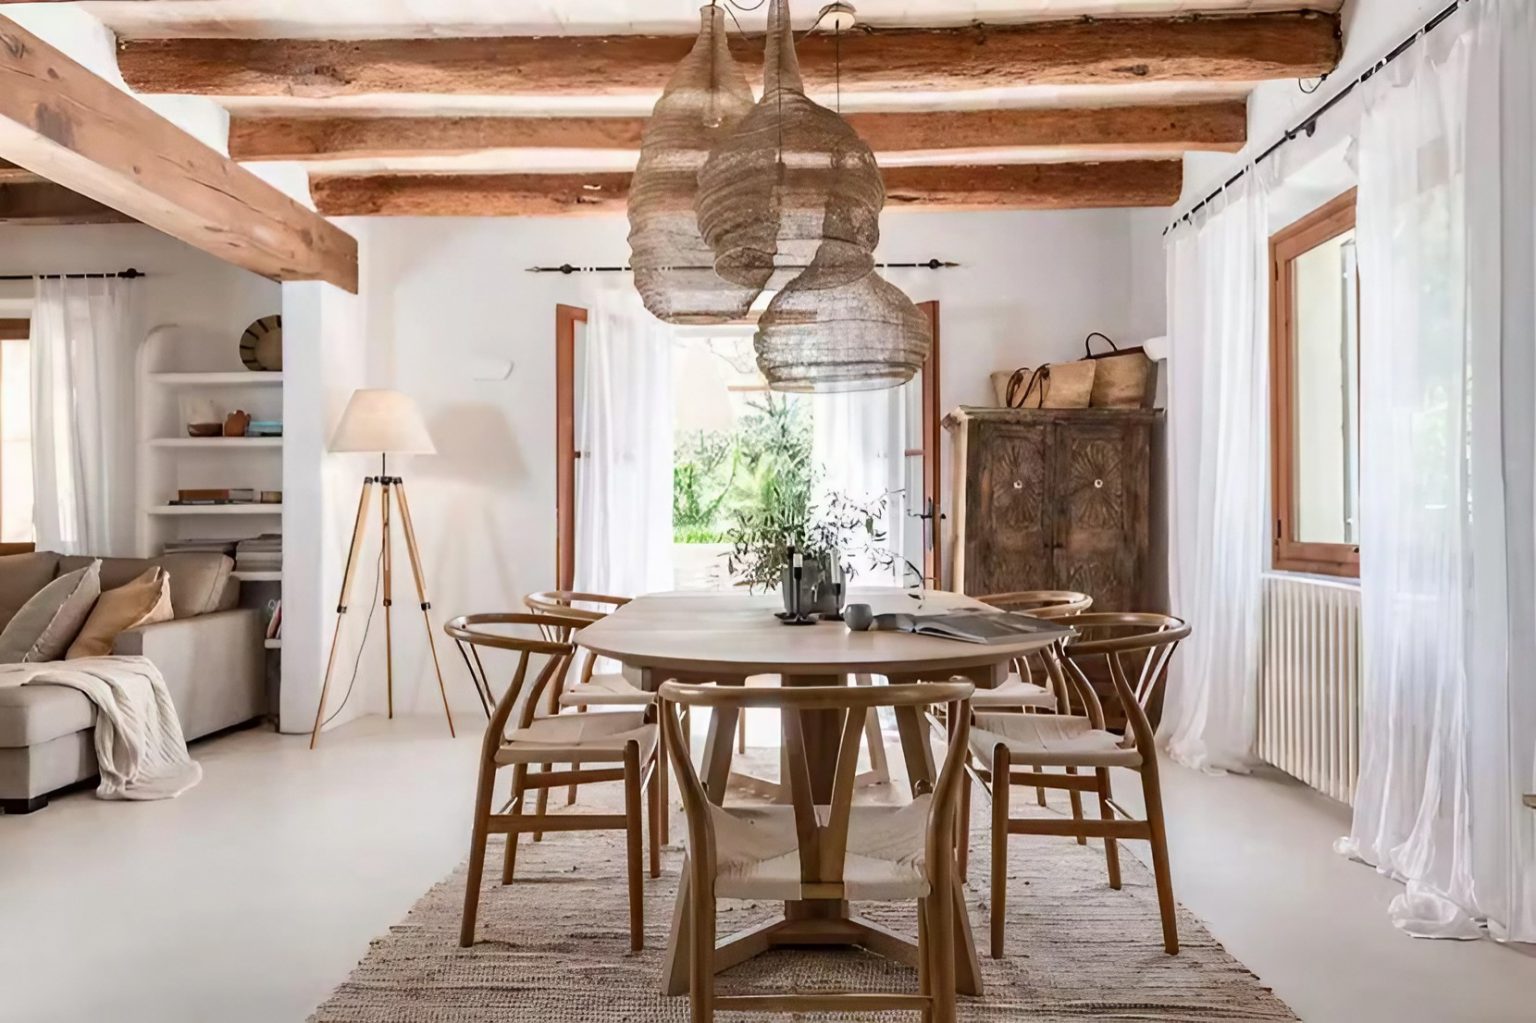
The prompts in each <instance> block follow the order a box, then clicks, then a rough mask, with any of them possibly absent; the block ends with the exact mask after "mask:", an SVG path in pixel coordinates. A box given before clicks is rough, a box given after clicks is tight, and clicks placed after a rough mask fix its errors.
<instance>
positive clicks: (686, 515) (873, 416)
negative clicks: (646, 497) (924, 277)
mask: <svg viewBox="0 0 1536 1023" xmlns="http://www.w3.org/2000/svg"><path fill="white" fill-rule="evenodd" d="M920 308H921V309H922V310H923V311H924V313H925V315H927V316H928V317H929V319H930V322H931V323H932V325H933V338H934V344H933V350H932V351H931V352H930V354H929V357H928V360H927V362H926V363H925V364H924V366H923V368H922V370H921V371H920V372H919V373H918V374H917V375H916V376H915V377H914V378H913V379H912V381H910V382H909V383H907V384H906V385H904V386H902V387H900V388H896V389H893V390H887V391H871V392H854V393H849V394H835V395H820V394H818V395H788V394H778V393H775V392H772V391H770V390H769V389H768V387H767V384H766V381H764V380H763V378H762V377H761V375H760V374H759V373H758V371H757V368H756V364H755V359H754V357H753V352H752V327H751V326H750V325H746V324H743V325H725V326H720V327H707V328H706V327H688V328H663V329H665V330H667V331H668V332H669V335H670V336H669V338H668V339H667V344H668V349H669V351H668V353H667V358H666V365H667V367H668V369H667V375H668V377H669V381H670V386H669V387H666V388H661V387H659V386H658V387H657V388H656V390H655V393H656V394H665V395H666V398H665V399H657V401H656V404H665V405H666V408H664V409H661V408H657V409H653V410H652V411H653V412H654V413H655V414H654V415H650V414H648V415H646V416H645V417H644V419H643V423H644V428H645V429H646V430H658V431H660V430H665V429H667V428H668V427H669V426H670V436H669V438H668V439H669V440H670V449H671V458H670V465H665V466H663V465H661V464H660V463H659V462H658V461H657V460H656V459H650V460H649V461H648V462H647V465H648V466H649V467H648V468H647V469H646V472H648V473H649V474H651V475H656V476H657V477H658V480H655V481H651V482H653V483H656V482H659V483H660V484H661V485H663V486H665V487H666V489H667V490H668V492H669V494H668V496H669V497H670V505H671V544H670V554H671V558H670V560H671V565H672V570H671V573H670V586H671V588H674V589H723V588H727V587H731V586H734V585H738V584H739V583H740V580H739V578H737V577H736V576H735V575H734V574H733V572H732V570H731V566H730V563H729V558H727V557H726V555H727V553H728V552H729V547H730V544H729V539H728V532H729V529H730V526H731V524H732V522H733V520H734V519H735V518H736V516H737V515H738V514H739V513H740V512H741V511H742V510H743V509H744V508H746V507H749V506H750V505H751V503H752V502H753V501H754V500H760V499H761V492H762V486H763V483H764V481H765V480H766V479H767V478H769V477H770V476H774V475H778V476H780V477H782V476H783V475H784V474H794V475H797V476H798V475H804V476H805V477H807V478H806V480H805V482H806V483H807V485H814V486H815V487H817V488H818V489H819V490H821V491H823V492H827V491H830V492H836V493H838V494H841V495H843V496H845V497H847V498H848V499H850V500H852V501H855V502H858V503H863V504H869V505H870V506H871V507H875V506H879V511H880V514H881V516H882V518H883V523H882V528H881V533H882V534H883V537H884V539H883V541H882V544H883V546H884V547H885V548H886V549H888V551H889V552H890V553H891V554H892V555H894V558H893V559H892V562H891V564H892V568H890V569H886V570H882V569H880V568H879V567H878V566H874V565H868V566H865V572H864V576H863V578H862V579H858V580H856V581H864V582H873V583H880V584H885V583H891V584H905V585H917V584H918V582H919V579H918V577H919V576H921V577H922V581H923V583H924V584H926V585H930V586H933V585H937V584H938V581H939V579H938V566H939V565H940V564H941V560H940V552H939V549H938V545H939V536H938V533H939V530H938V528H937V526H938V521H939V519H938V505H939V480H940V478H941V477H940V467H939V438H940V424H939V418H940V412H939V398H938V395H939V380H938V366H939V345H940V340H939V329H938V319H939V309H938V303H937V302H925V303H922V304H921V305H920ZM590 316H591V314H590V313H589V311H588V310H587V309H585V308H581V307H577V306H568V305H560V306H557V307H556V314H555V375H556V395H555V420H556V421H555V437H556V517H557V534H556V565H557V578H558V580H559V585H560V587H561V588H562V589H573V588H575V587H576V584H577V580H578V579H580V578H584V577H585V578H591V575H590V574H589V573H588V572H585V571H581V570H579V568H578V565H579V563H580V562H581V560H582V559H583V556H584V554H586V556H587V557H591V556H592V554H591V552H584V551H583V550H582V546H583V544H582V542H581V540H580V539H579V536H578V532H579V530H578V521H579V516H580V508H581V505H582V496H583V495H582V489H583V488H582V485H581V480H582V478H583V476H584V475H587V476H590V475H591V472H590V470H592V469H594V468H595V466H594V464H593V463H587V464H586V466H585V468H586V469H588V470H589V471H588V472H587V473H586V474H584V473H583V472H581V471H580V470H581V469H582V468H583V465H582V462H581V459H582V458H583V455H584V452H585V453H586V455H587V457H591V456H592V451H591V446H592V443H593V441H592V438H590V437H584V436H582V434H583V428H584V425H587V426H588V427H589V426H590V422H591V417H586V416H583V414H582V412H583V409H584V407H585V402H586V400H587V398H588V394H587V393H586V392H587V391H588V390H590V389H592V385H591V383H590V380H589V376H588V370H589V367H588V366H587V364H586V355H587V347H588V346H587V344H586V343H585V339H586V337H587V330H588V326H589V320H590ZM652 326H654V325H652ZM632 383H633V382H632ZM626 440H627V441H632V440H633V438H627V439H626ZM661 473H665V474H666V477H667V478H666V479H665V480H660V474H661ZM811 478H814V484H812V483H811ZM604 556H608V555H604Z"/></svg>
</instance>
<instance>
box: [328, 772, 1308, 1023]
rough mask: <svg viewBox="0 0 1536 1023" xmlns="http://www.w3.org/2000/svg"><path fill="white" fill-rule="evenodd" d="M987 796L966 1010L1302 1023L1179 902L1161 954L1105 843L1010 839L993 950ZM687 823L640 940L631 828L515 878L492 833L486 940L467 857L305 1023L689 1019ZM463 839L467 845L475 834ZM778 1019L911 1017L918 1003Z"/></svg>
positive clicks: (523, 855)
mask: <svg viewBox="0 0 1536 1023" xmlns="http://www.w3.org/2000/svg"><path fill="white" fill-rule="evenodd" d="M617 795H618V788H617V786H612V787H609V786H601V787H592V788H589V789H584V790H583V795H582V800H581V802H580V803H579V804H578V805H577V806H576V807H574V808H573V809H575V810H586V811H588V812H592V811H595V810H597V809H599V808H600V807H605V806H607V807H613V808H617V806H618V801H617V798H616V797H617ZM1021 795H1022V793H1021ZM1023 802H1030V807H1029V809H1030V811H1031V812H1035V813H1041V814H1053V813H1057V812H1061V811H1064V810H1065V809H1066V807H1065V804H1064V803H1062V804H1060V805H1059V806H1058V805H1057V804H1056V803H1054V802H1053V804H1052V809H1040V808H1038V807H1034V806H1033V803H1032V801H1029V800H1027V799H1023V798H1021V799H1019V800H1018V801H1017V802H1016V804H1015V805H1017V803H1023ZM977 804H978V805H977V807H976V817H975V820H974V822H973V838H972V851H973V855H972V860H971V867H970V884H969V886H968V887H967V896H968V899H967V901H968V902H969V904H970V915H971V926H972V928H973V929H974V932H975V935H976V939H977V951H978V954H979V956H980V960H981V969H982V976H983V984H984V986H985V994H984V995H982V996H981V997H979V998H966V997H962V998H961V999H960V1006H959V1015H960V1018H961V1019H962V1020H964V1021H967V1023H994V1021H997V1023H1001V1021H1005V1020H1006V1021H1017V1020H1024V1019H1028V1020H1031V1021H1033V1020H1042V1021H1055V1020H1083V1019H1094V1020H1136V1021H1145V1020H1202V1021H1204V1020H1242V1021H1267V1020H1295V1019H1296V1016H1295V1015H1294V1014H1292V1013H1291V1011H1290V1010H1289V1009H1288V1008H1287V1007H1286V1005H1285V1004H1284V1003H1283V1002H1281V1001H1280V1000H1279V999H1278V998H1276V997H1275V996H1274V994H1273V993H1271V992H1270V991H1269V989H1268V988H1266V987H1264V986H1263V985H1262V984H1261V983H1260V982H1259V980H1258V978H1257V977H1255V976H1254V975H1253V974H1252V973H1251V972H1250V971H1249V970H1247V969H1246V968H1245V967H1244V966H1243V964H1242V963H1240V962H1238V961H1237V960H1236V959H1234V958H1232V956H1230V955H1228V954H1227V951H1226V950H1225V949H1224V948H1222V947H1221V945H1219V944H1218V943H1217V942H1216V940H1215V939H1214V938H1212V937H1211V935H1210V933H1209V932H1208V931H1206V929H1205V928H1204V927H1203V926H1202V925H1201V924H1200V922H1199V921H1198V920H1197V919H1195V917H1194V916H1192V915H1191V914H1190V913H1188V912H1187V911H1185V910H1183V909H1182V908H1181V909H1180V911H1179V936H1180V940H1181V945H1182V949H1181V951H1180V953H1179V955H1177V956H1168V955H1165V954H1164V953H1163V950H1162V937H1161V933H1162V932H1161V929H1160V926H1159V922H1158V913H1157V897H1156V892H1155V891H1154V889H1153V886H1152V876H1151V873H1150V871H1148V870H1147V868H1146V867H1144V866H1143V865H1142V863H1141V861H1140V860H1138V859H1136V858H1135V857H1134V856H1131V855H1129V854H1128V852H1127V851H1125V850H1122V852H1121V856H1120V862H1121V870H1122V874H1123V882H1124V886H1123V887H1122V889H1121V890H1120V891H1113V890H1111V889H1110V887H1109V885H1108V883H1107V881H1106V879H1105V873H1104V854H1103V850H1102V846H1101V845H1100V844H1099V843H1097V842H1092V843H1090V844H1089V845H1087V846H1080V845H1077V844H1076V843H1075V842H1074V841H1072V840H1071V839H1059V838H1033V837H1020V836H1015V837H1014V838H1013V839H1012V840H1011V841H1010V842H1009V857H1008V895H1009V904H1008V947H1007V957H1006V958H1005V959H1002V960H994V959H991V958H989V957H988V955H987V948H986V942H987V934H988V926H989V924H988V916H987V909H986V900H987V896H986V890H987V889H986V885H987V878H988V876H989V873H988V871H989V869H990V867H989V863H988V848H989V842H988V840H987V826H988V825H987V819H986V814H987V813H988V809H987V805H986V801H985V798H984V797H983V798H980V799H978V800H977ZM1016 812H1018V811H1016ZM1090 812H1092V811H1091V810H1090ZM682 823H683V822H682V819H681V814H676V815H675V816H674V833H673V838H674V843H675V844H674V845H673V846H672V847H669V848H667V849H664V850H663V855H662V876H661V877H660V878H657V879H655V880H651V879H649V878H647V880H646V888H645V892H646V898H645V932H646V948H645V950H644V951H643V952H640V953H631V952H630V951H629V932H628V926H629V924H628V920H629V916H628V903H627V901H626V898H625V882H624V846H623V839H622V835H621V834H620V833H618V832H588V833H579V832H566V833H561V834H552V835H546V836H545V837H544V840H543V841H542V842H539V843H536V844H535V843H532V842H530V841H529V840H528V838H527V837H526V836H525V837H524V838H523V840H522V844H521V847H520V848H519V851H518V859H517V880H516V882H515V883H514V884H512V885H510V886H507V887H503V886H502V885H501V884H500V883H499V880H500V877H501V853H502V844H501V842H500V841H499V840H496V839H493V840H492V845H491V849H490V855H489V856H488V857H487V861H486V872H485V873H486V878H485V884H484V886H483V889H482V892H481V901H480V918H479V925H478V938H479V941H478V943H477V944H476V945H475V946H474V947H473V948H468V949H461V948H459V944H458V932H459V919H460V913H461V910H462V907H463V898H464V867H463V866H462V865H461V866H460V867H459V869H458V870H456V871H454V872H453V874H451V875H450V876H449V877H448V878H446V879H445V880H443V881H441V882H439V883H438V884H437V885H435V886H433V888H432V889H431V890H430V891H429V892H427V894H426V895H424V896H422V898H421V900H420V901H419V902H417V903H416V905H415V907H414V908H413V909H412V910H411V911H410V914H409V915H408V916H407V917H406V918H405V920H404V921H402V922H401V923H399V924H396V925H395V926H394V927H392V928H391V929H390V931H389V933H388V934H385V935H383V936H382V937H379V938H377V939H375V940H374V941H373V942H372V944H371V946H370V948H369V950H368V953H367V955H366V956H365V957H364V958H363V961H362V962H361V963H359V964H358V966H357V968H356V969H354V970H353V971H352V975H351V977H349V978H348V979H347V981H346V983H344V984H342V985H341V987H339V988H337V989H336V991H335V992H334V993H333V994H332V995H331V997H330V999H329V1000H328V1001H326V1002H325V1004H324V1005H322V1006H320V1008H319V1009H317V1010H316V1011H315V1014H314V1015H313V1016H312V1017H311V1021H312V1023H363V1021H367V1023H491V1021H496V1023H506V1021H529V1023H544V1021H549V1023H629V1021H646V1023H649V1021H653V1020H655V1021H677V1023H686V1021H687V1020H688V1001H687V999H686V998H668V997H666V996H665V995H663V994H662V993H661V989H660V977H661V971H662V963H663V959H664V957H665V954H666V946H667V936H668V932H669V930H670V927H671V922H672V904H673V896H674V894H675V893H676V890H677V877H678V871H679V869H680V868H681V867H682V861H683V854H682V849H681V846H680V842H681V836H680V834H679V833H680V832H681V831H682ZM465 841H466V849H467V843H468V835H467V834H466V836H465ZM778 908H779V905H778V904H777V903H775V904H772V905H769V904H766V903H765V904H756V903H752V902H732V901H722V903H721V916H720V923H719V933H720V934H721V935H722V936H723V935H726V934H729V933H732V932H734V931H737V930H741V929H742V928H745V927H748V926H750V925H752V924H754V923H756V922H758V921H759V920H762V919H766V918H768V917H770V916H772V915H773V914H774V913H775V912H776V911H777V910H778ZM855 910H856V911H857V912H860V913H862V914H863V915H865V916H868V917H870V918H871V919H874V920H877V921H879V922H880V923H883V924H885V925H887V926H889V927H893V928H896V929H898V930H900V931H902V932H903V933H907V934H914V935H915V934H916V929H917V924H916V913H915V911H914V910H912V909H910V908H909V907H907V906H897V905H879V904H858V905H856V906H855ZM719 980H720V987H721V989H722V990H727V989H728V990H730V991H732V992H734V993H748V992H758V991H783V990H796V991H814V990H843V991H850V990H852V991H878V990H916V974H915V972H914V971H912V970H910V969H908V968H906V967H903V966H901V965H898V964H895V963H892V962H890V961H888V960H885V959H882V958H880V957H878V956H875V955H872V954H869V953H866V952H863V951H861V950H857V949H851V950H830V951H829V950H825V949H822V950H808V951H801V950H792V949H785V950H776V951H773V952H770V953H768V954H767V955H764V956H759V957H758V958H756V959H753V960H751V961H749V962H747V963H743V964H742V965H740V966H737V967H735V968H733V969H731V970H729V971H727V972H726V973H723V974H721V975H720V978H719ZM721 1015H722V1018H723V1019H727V1020H729V1019H740V1020H746V1019H747V1017H746V1016H743V1015H740V1014H721ZM765 1018H766V1017H765ZM772 1018H773V1019H780V1020H790V1019H802V1018H804V1019H828V1020H831V1019H859V1020H869V1021H874V1020H880V1021H885V1020H892V1021H898V1020H899V1021H911V1020H914V1019H916V1014H914V1013H910V1012H909V1013H880V1014H863V1015H858V1016H851V1015H850V1016H826V1015H821V1016H815V1017H810V1016H806V1017H801V1016H789V1015H781V1016H776V1017H772Z"/></svg>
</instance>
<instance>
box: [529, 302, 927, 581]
mask: <svg viewBox="0 0 1536 1023" xmlns="http://www.w3.org/2000/svg"><path fill="white" fill-rule="evenodd" d="M917 307H918V308H919V309H921V310H922V312H923V315H924V316H926V317H927V318H928V323H929V326H930V327H932V329H933V347H932V348H931V349H929V352H928V359H927V361H926V362H924V363H923V370H922V372H923V378H922V417H923V423H922V446H921V448H920V451H921V454H922V457H923V494H922V507H923V508H924V509H925V510H926V509H927V507H928V502H929V501H932V502H933V510H934V518H933V519H932V520H931V521H930V522H929V523H928V529H925V530H924V532H925V533H929V532H931V535H932V538H933V540H932V545H931V546H929V547H927V548H925V549H924V551H923V575H924V576H925V577H926V578H927V580H928V581H929V582H930V583H931V585H932V586H934V587H935V588H938V587H940V586H942V584H943V580H942V578H941V577H940V572H941V570H942V566H943V564H944V562H943V559H942V556H941V551H942V544H943V542H944V534H943V530H942V523H943V514H942V513H943V505H942V503H941V498H942V492H941V483H940V481H941V480H942V479H943V478H944V477H943V474H942V472H941V465H940V460H941V457H942V456H941V452H942V443H943V437H944V427H943V414H942V412H941V410H940V405H939V397H940V392H939V366H940V357H939V303H938V302H937V301H930V302H920V303H918V306H917ZM586 322H587V310H586V309H584V308H582V307H581V306H573V305H563V304H559V305H556V306H555V522H556V526H555V579H556V583H555V585H556V587H557V588H559V589H562V590H571V589H575V587H576V460H577V459H578V458H580V457H581V452H579V451H577V450H576V324H578V323H586Z"/></svg>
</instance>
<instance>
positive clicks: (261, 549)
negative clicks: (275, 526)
mask: <svg viewBox="0 0 1536 1023" xmlns="http://www.w3.org/2000/svg"><path fill="white" fill-rule="evenodd" d="M282 568H283V534H281V533H263V534H261V535H260V536H253V537H250V538H249V539H245V540H241V541H240V542H239V543H237V544H235V571H237V572H280V571H282Z"/></svg>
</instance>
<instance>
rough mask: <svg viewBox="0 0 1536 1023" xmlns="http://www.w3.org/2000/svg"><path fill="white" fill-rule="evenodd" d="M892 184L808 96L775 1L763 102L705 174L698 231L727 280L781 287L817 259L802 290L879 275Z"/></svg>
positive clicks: (783, 7)
mask: <svg viewBox="0 0 1536 1023" xmlns="http://www.w3.org/2000/svg"><path fill="white" fill-rule="evenodd" d="M884 205H885V185H884V183H883V182H882V181H881V179H880V169H879V168H878V167H877V166H876V165H875V157H874V154H873V153H872V152H870V149H869V146H868V145H866V144H865V142H864V140H863V139H861V138H859V136H858V134H857V133H856V132H855V131H854V130H853V129H852V128H851V127H849V125H848V122H846V121H844V120H843V119H842V118H841V117H839V116H838V115H837V114H835V113H833V112H832V111H831V110H828V109H827V108H826V107H823V106H820V105H819V104H817V103H813V102H812V101H811V100H810V99H809V98H808V97H807V96H806V95H805V92H804V86H803V84H802V82H801V78H800V65H799V62H798V60H797V59H796V57H795V39H794V32H793V29H792V27H791V25H790V20H789V4H788V0H772V6H771V7H770V8H769V11H768V37H767V46H766V53H765V56H764V60H763V98H762V99H760V100H759V101H758V102H757V105H756V106H754V107H753V108H752V110H751V112H750V113H748V114H747V116H746V117H745V118H744V119H743V120H742V121H741V123H740V124H739V125H737V127H736V129H735V131H733V132H732V133H731V134H730V135H729V136H728V137H726V139H725V140H724V141H723V142H721V143H720V144H719V145H718V146H716V148H715V149H714V151H713V152H712V153H711V154H710V156H709V160H708V161H707V162H706V163H705V164H704V167H703V169H702V170H701V171H700V172H699V192H698V199H697V205H696V208H697V210H698V225H699V230H700V232H701V233H702V234H703V236H704V238H705V240H706V241H707V242H708V243H709V245H710V248H711V249H713V251H714V255H715V270H716V271H717V272H718V273H719V274H720V276H721V277H723V278H725V279H726V280H728V281H733V282H735V283H737V284H740V285H742V286H744V287H748V288H758V289H763V288H778V287H782V286H783V285H784V284H785V283H787V282H788V281H789V280H790V279H791V278H793V277H795V276H796V275H799V274H800V272H801V271H802V270H804V269H805V268H806V266H808V265H809V264H810V262H811V260H812V259H813V258H814V259H819V260H820V261H821V270H820V272H819V273H817V274H815V275H814V276H813V277H811V278H809V279H808V280H807V281H806V282H805V284H804V286H806V287H810V286H815V287H837V286H838V285H842V284H849V283H852V282H853V281H856V280H858V279H859V278H860V277H863V276H864V275H865V274H868V273H871V272H872V271H873V269H874V257H873V256H872V255H871V253H872V252H873V251H874V248H875V245H876V243H878V242H879V240H880V209H881V207H882V206H884Z"/></svg>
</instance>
